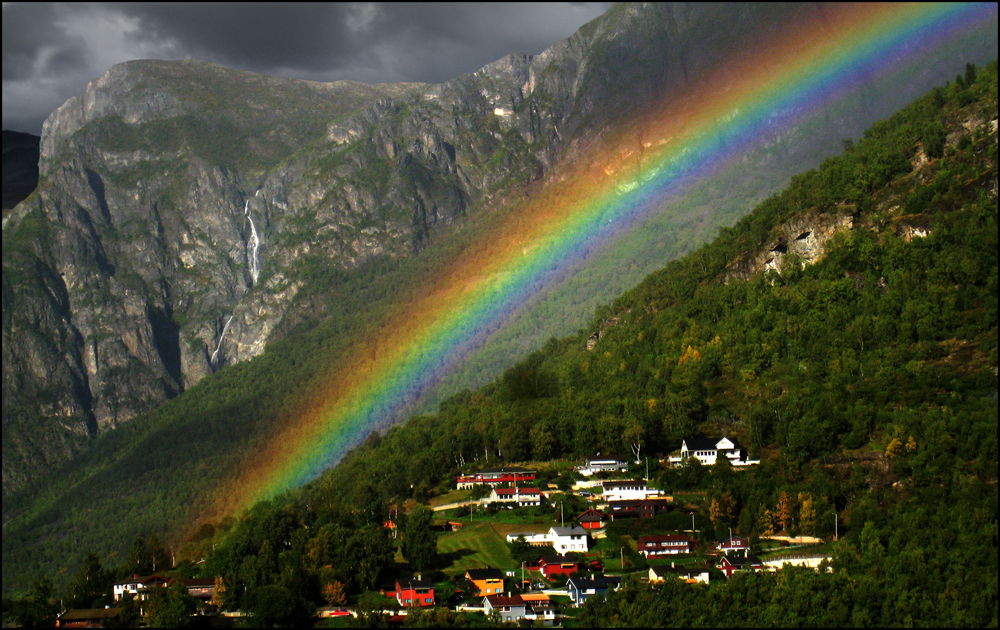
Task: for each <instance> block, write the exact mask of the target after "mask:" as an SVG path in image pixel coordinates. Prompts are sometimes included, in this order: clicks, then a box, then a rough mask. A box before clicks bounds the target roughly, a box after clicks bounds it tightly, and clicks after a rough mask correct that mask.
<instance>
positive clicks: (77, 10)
mask: <svg viewBox="0 0 1000 630" xmlns="http://www.w3.org/2000/svg"><path fill="white" fill-rule="evenodd" d="M605 9H606V4H604V3H551V4H437V3H435V4H399V3H385V4H381V3H354V4H341V3H337V4H313V3H304V4H290V3H281V4H178V3H162V4H138V3H137V4H85V5H78V4H58V3H57V4H35V3H29V4H18V3H5V4H4V5H3V126H4V128H5V129H7V128H14V129H19V130H22V131H29V132H31V133H39V130H40V128H41V122H42V120H44V119H45V117H46V116H47V115H48V114H49V113H50V112H51V111H52V110H53V109H54V108H56V107H58V106H59V105H61V104H62V103H63V102H64V101H65V100H66V99H67V98H69V97H71V96H74V95H76V94H79V93H81V92H82V91H83V90H84V89H85V88H86V84H87V82H88V81H90V80H93V79H94V78H96V77H98V76H100V75H102V74H104V72H106V71H107V70H108V68H109V67H110V66H112V65H114V64H115V63H120V62H122V61H127V60H129V59H139V58H157V59H203V60H206V61H213V62H216V63H220V64H223V65H227V66H231V67H235V68H240V69H243V70H251V71H254V72H261V73H265V74H275V75H280V76H288V77H295V78H301V79H312V80H317V81H334V80H338V79H354V80H359V81H369V82H392V81H424V82H440V81H445V80H447V79H450V78H452V77H454V76H456V75H458V74H461V73H463V72H472V71H474V70H477V69H478V68H480V67H482V66H484V65H486V64H487V63H489V62H491V61H494V60H496V59H499V58H500V57H503V56H504V55H507V54H509V53H512V52H525V53H529V54H537V53H539V52H541V51H542V50H544V49H545V48H547V47H548V46H550V45H551V44H552V43H554V42H555V41H556V40H558V39H560V38H563V37H568V36H569V35H571V34H572V33H573V32H574V31H575V30H576V29H578V28H579V27H580V26H582V25H583V24H584V23H586V22H588V21H590V20H592V19H594V18H595V17H597V16H598V15H600V14H601V13H603V12H604V10H605Z"/></svg>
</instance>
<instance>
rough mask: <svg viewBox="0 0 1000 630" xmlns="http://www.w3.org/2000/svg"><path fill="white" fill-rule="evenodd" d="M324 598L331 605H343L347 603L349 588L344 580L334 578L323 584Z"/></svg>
mask: <svg viewBox="0 0 1000 630" xmlns="http://www.w3.org/2000/svg"><path fill="white" fill-rule="evenodd" d="M323 599H325V600H326V601H327V603H328V604H330V605H331V606H343V605H344V604H346V603H347V589H346V588H345V587H344V583H343V582H338V581H337V580H334V581H333V582H329V583H327V584H325V585H324V586H323Z"/></svg>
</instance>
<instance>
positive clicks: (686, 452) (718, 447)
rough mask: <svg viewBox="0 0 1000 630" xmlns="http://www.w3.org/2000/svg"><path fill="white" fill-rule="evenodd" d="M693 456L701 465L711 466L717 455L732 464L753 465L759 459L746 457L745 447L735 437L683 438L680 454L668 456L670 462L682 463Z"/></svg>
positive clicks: (757, 462) (737, 465)
mask: <svg viewBox="0 0 1000 630" xmlns="http://www.w3.org/2000/svg"><path fill="white" fill-rule="evenodd" d="M690 457H694V458H695V459H697V460H698V461H699V462H700V463H701V464H702V465H703V466H713V465H715V462H716V461H717V460H718V458H719V457H725V458H726V459H727V460H729V463H730V464H732V465H733V466H736V467H739V466H753V465H755V464H759V463H760V460H759V459H747V453H746V449H744V448H743V447H742V446H740V443H739V441H738V440H737V439H736V438H730V437H725V436H723V437H721V438H685V439H684V440H683V441H682V442H681V454H680V456H673V457H670V458H668V460H667V461H669V462H670V463H671V464H674V465H679V464H683V463H684V462H685V461H686V460H687V459H688V458H690Z"/></svg>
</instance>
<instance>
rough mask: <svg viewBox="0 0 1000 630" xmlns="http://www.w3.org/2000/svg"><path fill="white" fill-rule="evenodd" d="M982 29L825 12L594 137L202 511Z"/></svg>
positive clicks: (260, 492) (257, 488) (399, 394)
mask: <svg viewBox="0 0 1000 630" xmlns="http://www.w3.org/2000/svg"><path fill="white" fill-rule="evenodd" d="M996 19H997V5H996V4H919V3H918V4H900V5H871V4H865V5H855V6H843V7H837V8H834V9H832V10H831V11H830V12H828V13H827V14H826V15H825V16H824V18H823V20H822V23H820V21H819V20H816V21H815V23H811V24H796V25H794V27H790V28H789V30H788V32H787V36H786V37H782V38H780V39H779V40H777V41H776V42H775V43H774V44H772V45H766V46H764V45H762V46H758V47H757V50H755V51H750V52H747V53H746V54H745V55H744V56H743V57H742V58H741V59H739V60H737V61H734V62H733V63H732V64H731V65H730V66H728V67H727V68H725V69H722V70H720V71H718V72H716V73H714V74H713V75H712V76H709V77H707V78H706V79H705V80H703V81H700V82H699V83H698V84H697V85H696V86H694V87H692V88H691V90H690V91H689V92H688V93H687V94H686V95H685V96H684V97H683V98H682V99H678V100H673V101H671V102H670V103H667V104H664V105H663V106H662V107H661V108H659V109H658V110H657V111H655V112H653V113H651V114H649V115H646V116H644V117H643V119H642V120H637V121H634V123H633V125H632V126H631V127H630V130H627V131H624V132H622V133H621V134H620V135H619V136H618V138H619V139H620V140H621V141H620V142H619V141H616V140H615V139H614V138H612V139H610V140H609V139H607V138H605V139H604V140H603V142H602V148H601V149H599V150H597V151H595V152H594V153H593V155H591V156H589V157H590V158H591V159H589V160H587V161H586V165H585V166H579V167H577V168H576V169H575V170H573V169H570V172H567V173H564V174H560V176H559V178H558V179H553V181H551V182H549V183H548V184H547V185H546V186H544V187H542V189H541V190H539V191H537V193H536V194H534V195H532V196H531V197H530V198H529V199H528V200H527V201H525V202H523V203H522V204H520V205H519V207H518V208H516V209H514V210H513V211H510V213H509V214H508V215H507V216H505V220H504V221H503V222H498V223H502V224H500V225H497V226H496V227H495V228H494V233H493V234H491V235H490V238H484V239H480V240H479V241H478V242H477V244H476V245H473V246H472V247H471V248H469V249H467V250H466V251H464V252H462V253H460V254H459V255H457V257H456V259H455V260H453V261H451V262H450V264H449V266H448V271H447V272H446V273H444V274H441V275H439V276H438V277H437V278H436V279H434V280H433V281H429V282H428V283H427V286H425V287H420V290H419V291H418V293H417V295H418V297H415V298H413V299H412V300H411V301H410V302H408V303H407V304H406V305H405V307H404V308H403V309H402V310H401V312H399V313H398V314H397V315H395V316H393V317H392V318H390V320H389V321H387V322H386V323H385V324H384V325H382V326H381V327H380V328H379V329H378V330H377V331H376V333H375V334H372V335H370V336H369V338H367V339H364V340H361V341H360V342H358V343H357V345H356V347H355V348H354V349H353V350H352V351H351V352H350V354H349V356H348V358H347V360H346V362H344V363H342V364H341V365H340V366H339V369H338V371H337V373H335V374H333V375H331V376H330V378H329V380H328V381H327V382H325V383H324V385H323V387H321V388H320V390H319V391H316V392H315V393H314V395H312V396H311V397H310V399H309V400H307V401H303V404H302V405H300V407H299V410H298V411H297V412H296V415H295V416H294V417H290V418H289V419H288V421H287V423H286V424H285V425H284V426H283V427H282V428H281V429H280V430H279V431H278V433H277V435H275V436H272V437H271V439H269V440H268V442H267V444H268V446H267V448H266V449H263V452H261V453H259V454H257V455H256V456H255V457H254V458H253V464H251V465H248V466H247V467H246V468H245V469H243V470H241V471H239V472H238V473H237V475H236V478H235V481H234V483H233V484H232V485H227V487H226V488H225V492H224V493H223V494H222V495H221V498H218V499H217V500H216V503H215V506H214V507H215V509H214V510H213V511H214V512H215V514H220V513H224V514H231V513H234V512H238V511H240V510H242V509H245V508H248V507H250V506H251V505H253V504H254V503H255V502H257V501H260V500H263V499H267V498H270V497H273V496H275V495H277V494H278V493H281V492H283V491H285V490H288V489H290V488H294V487H296V486H299V485H301V484H303V483H305V482H308V481H310V480H312V479H314V478H316V477H317V476H318V475H319V474H320V473H321V472H322V471H323V470H325V469H326V468H328V467H330V466H331V465H333V464H334V463H335V462H336V461H337V460H338V459H339V458H340V457H341V456H342V455H343V454H344V452H345V451H346V450H347V449H348V448H350V447H351V446H352V445H354V444H357V443H358V442H359V441H360V439H361V438H362V437H364V435H365V434H367V433H368V432H369V431H370V430H372V428H373V427H377V426H384V422H385V419H386V418H388V417H390V416H391V415H392V414H394V413H398V412H399V411H400V409H402V408H404V407H405V406H406V405H407V404H408V403H409V402H411V401H412V400H413V399H414V397H415V396H417V395H419V393H420V392H421V391H422V390H424V389H425V388H427V387H428V386H430V385H432V384H433V383H434V382H435V381H436V379H438V378H440V376H441V375H442V374H444V373H445V372H446V371H447V370H449V369H450V368H451V367H452V366H454V365H455V364H456V362H458V361H459V360H461V358H463V357H464V356H467V354H468V353H469V352H470V351H471V350H473V349H474V348H475V347H476V346H477V345H478V344H479V343H481V342H482V340H483V339H484V338H485V337H486V336H487V335H489V334H490V333H491V332H492V331H494V330H496V328H497V327H498V326H499V325H500V324H501V323H502V322H503V321H504V320H505V319H506V318H507V317H508V316H509V315H510V314H511V313H513V312H514V311H515V310H516V309H517V308H518V307H519V306H521V305H523V304H524V303H525V301H526V300H528V299H529V298H531V297H532V296H534V295H537V294H538V292H539V291H541V290H542V289H544V288H545V287H546V286H548V285H550V283H552V282H553V281H555V280H558V278H560V276H561V275H562V274H565V273H566V271H567V269H569V268H570V267H572V266H573V265H574V264H576V263H578V262H579V261H580V260H581V259H582V258H583V257H585V256H586V255H587V252H589V251H593V250H594V248H597V247H600V246H601V245H602V244H603V243H606V242H607V241H608V239H609V238H610V237H612V236H614V235H615V234H619V233H621V232H622V231H623V230H626V229H628V228H629V227H630V226H633V225H634V224H635V223H636V221H638V220H640V219H641V218H643V217H644V216H647V215H648V213H649V212H650V211H651V210H653V209H655V208H656V207H658V206H662V204H663V202H664V201H665V200H667V199H669V198H670V197H671V196H673V195H676V194H678V193H679V192H682V191H683V190H684V189H685V188H686V187H688V186H690V185H691V184H692V183H693V182H696V181H699V180H700V179H702V178H704V177H706V176H708V175H711V174H712V173H713V172H716V171H717V170H718V169H719V168H721V167H723V166H725V165H727V164H729V163H731V162H732V160H733V159H734V158H735V157H737V156H739V155H741V154H742V153H744V152H745V151H746V150H747V149H749V148H751V147H753V146H759V145H760V143H762V142H766V141H768V140H769V139H772V138H774V137H775V136H776V135H777V134H778V133H780V132H781V131H783V130H786V129H788V128H789V127H791V126H793V125H795V124H797V123H799V122H801V121H802V120H804V119H805V118H806V117H808V116H810V115H812V114H814V113H815V112H816V111H817V110H818V109H819V108H821V107H822V106H823V105H824V104H826V103H829V102H831V101H833V100H835V99H836V98H838V97H840V96H843V95H844V94H845V93H847V92H848V91H850V90H851V89H852V88H855V87H856V86H858V85H860V84H863V83H866V82H869V81H871V80H873V79H877V78H878V77H880V76H882V75H883V74H884V73H886V72H889V71H891V70H893V69H895V68H897V67H899V66H901V65H902V64H905V63H906V62H907V61H909V60H912V59H913V58H915V57H917V56H918V55H921V54H926V53H927V52H928V51H933V50H934V49H936V48H937V47H940V46H943V45H946V44H947V43H948V42H949V41H951V40H952V38H954V37H956V36H959V35H962V34H964V33H967V32H968V31H969V30H970V29H973V28H981V27H984V25H985V26H986V27H989V26H990V24H991V22H992V25H993V28H995V23H996ZM637 129H641V130H642V137H643V141H642V142H641V144H640V146H639V147H637V146H636V143H635V135H634V132H635V130H637ZM626 137H629V138H631V141H626V140H625V139H626ZM637 149H638V151H637ZM637 153H641V156H640V155H637ZM582 162H583V161H582V160H581V161H580V163H582Z"/></svg>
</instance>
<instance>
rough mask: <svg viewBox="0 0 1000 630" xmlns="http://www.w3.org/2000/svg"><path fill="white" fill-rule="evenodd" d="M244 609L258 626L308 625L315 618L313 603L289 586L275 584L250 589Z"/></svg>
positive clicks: (286, 626) (291, 626) (290, 626)
mask: <svg viewBox="0 0 1000 630" xmlns="http://www.w3.org/2000/svg"><path fill="white" fill-rule="evenodd" d="M244 611H245V612H246V613H247V614H249V615H250V620H251V622H252V624H253V626H254V627H258V628H295V627H306V626H311V625H312V624H313V622H314V620H315V610H313V607H312V605H310V604H309V603H308V602H307V601H305V600H304V599H302V598H300V597H296V596H295V595H293V594H292V592H291V591H289V590H288V589H287V588H284V587H282V586H274V585H273V584H271V585H268V586H261V587H260V588H255V589H253V590H252V591H248V592H247V596H246V604H245V605H244Z"/></svg>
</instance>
